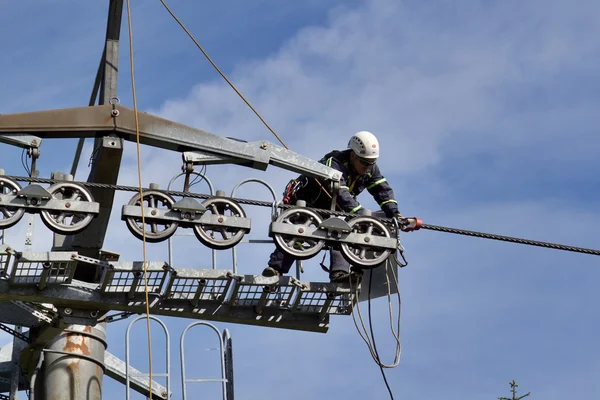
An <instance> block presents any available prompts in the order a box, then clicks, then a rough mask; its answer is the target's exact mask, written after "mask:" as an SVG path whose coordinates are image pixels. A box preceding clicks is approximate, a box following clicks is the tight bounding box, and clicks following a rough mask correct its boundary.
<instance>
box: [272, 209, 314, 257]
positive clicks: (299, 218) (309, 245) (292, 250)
mask: <svg viewBox="0 0 600 400" xmlns="http://www.w3.org/2000/svg"><path fill="white" fill-rule="evenodd" d="M277 222H283V223H287V224H292V225H295V226H297V227H298V228H300V227H314V228H316V227H318V226H319V225H320V224H321V222H323V220H322V218H321V217H320V216H319V214H317V213H316V212H314V211H311V210H309V209H306V208H304V207H297V208H288V209H287V210H285V211H284V212H282V213H281V215H279V218H277ZM274 239H275V245H276V246H277V247H278V248H279V249H280V250H281V251H283V252H284V253H286V254H288V255H290V256H292V257H294V258H296V259H298V260H306V259H309V258H311V257H314V256H315V255H316V254H317V253H318V252H319V251H321V250H322V249H323V247H324V246H325V240H317V239H311V238H306V237H302V236H294V235H287V234H281V233H276V234H275V235H274Z"/></svg>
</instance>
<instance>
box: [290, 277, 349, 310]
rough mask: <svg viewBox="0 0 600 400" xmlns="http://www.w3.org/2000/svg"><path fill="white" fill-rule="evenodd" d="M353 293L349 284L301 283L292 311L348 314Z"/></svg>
mask: <svg viewBox="0 0 600 400" xmlns="http://www.w3.org/2000/svg"><path fill="white" fill-rule="evenodd" d="M353 298H354V294H353V293H352V289H351V288H350V285H349V284H348V285H345V284H332V283H320V282H309V283H303V284H302V287H301V288H300V292H299V294H298V296H297V297H296V300H295V302H294V305H293V307H292V311H293V312H295V313H310V314H314V313H318V314H319V318H325V317H326V315H327V314H339V315H348V314H351V313H352V300H353Z"/></svg>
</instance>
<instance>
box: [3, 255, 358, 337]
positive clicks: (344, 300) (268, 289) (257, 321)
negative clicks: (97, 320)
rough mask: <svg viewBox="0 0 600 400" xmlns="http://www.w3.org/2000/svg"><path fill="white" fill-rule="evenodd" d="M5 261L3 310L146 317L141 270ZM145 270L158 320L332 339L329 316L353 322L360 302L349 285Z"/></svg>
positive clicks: (67, 259) (34, 259)
mask: <svg viewBox="0 0 600 400" xmlns="http://www.w3.org/2000/svg"><path fill="white" fill-rule="evenodd" d="M0 261H1V262H2V265H3V269H2V271H4V276H3V277H0V302H1V301H16V302H29V303H50V304H53V305H54V306H55V307H69V308H80V309H93V310H98V311H106V312H109V311H124V312H128V313H133V314H137V313H144V312H145V307H146V303H145V296H144V291H145V288H144V279H143V278H144V274H143V271H144V268H143V263H142V262H137V261H136V262H114V263H109V262H104V261H99V260H94V259H90V258H87V257H82V256H79V255H77V253H72V252H48V253H19V252H16V251H14V250H11V249H10V248H9V247H8V246H4V247H1V248H0ZM11 262H12V263H13V264H12V265H10V263H11ZM77 262H83V263H87V264H96V265H99V266H101V267H102V269H103V274H102V279H101V281H100V283H99V284H90V283H85V282H80V281H77V280H74V279H73V274H74V272H75V268H76V266H77ZM146 266H147V268H146V271H147V276H148V289H149V292H150V295H151V296H150V298H149V303H150V304H149V305H150V308H151V313H152V314H157V315H167V316H174V317H182V318H192V319H203V320H213V321H222V322H232V323H241V324H248V325H260V326H269V327H279V328H285V329H295V330H304V331H314V332H326V331H327V330H328V327H329V319H328V318H329V315H332V314H334V315H347V314H350V313H351V311H352V306H353V301H354V293H353V292H352V289H351V288H350V285H349V284H332V283H315V282H302V281H299V280H297V279H295V278H294V277H291V276H284V277H269V278H267V277H264V276H261V275H238V274H234V273H233V272H232V271H226V270H217V269H174V268H172V267H170V266H169V265H168V264H166V263H164V262H148V263H146ZM7 271H8V272H7ZM42 289H43V290H42Z"/></svg>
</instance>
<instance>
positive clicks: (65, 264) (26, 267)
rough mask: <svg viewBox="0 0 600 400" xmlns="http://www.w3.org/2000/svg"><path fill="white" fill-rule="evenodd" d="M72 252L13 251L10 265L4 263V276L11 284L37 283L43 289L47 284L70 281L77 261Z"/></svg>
mask: <svg viewBox="0 0 600 400" xmlns="http://www.w3.org/2000/svg"><path fill="white" fill-rule="evenodd" d="M74 255H75V256H76V253H73V252H25V253H18V252H15V253H14V262H13V264H12V266H10V265H9V262H7V263H6V267H7V269H5V270H4V271H5V274H6V276H9V279H10V283H11V285H29V284H37V285H38V288H39V289H40V290H41V289H44V288H45V287H46V286H47V285H49V284H55V283H71V280H72V279H73V274H74V273H75V267H76V266H77V261H76V260H75V259H74Z"/></svg>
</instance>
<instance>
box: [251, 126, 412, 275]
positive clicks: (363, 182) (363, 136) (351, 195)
mask: <svg viewBox="0 0 600 400" xmlns="http://www.w3.org/2000/svg"><path fill="white" fill-rule="evenodd" d="M378 158H379V142H378V141H377V138H376V137H375V135H373V134H372V133H371V132H367V131H360V132H357V133H355V134H354V135H352V137H351V138H350V141H349V142H348V148H347V149H346V150H342V151H339V150H334V151H331V152H330V153H328V154H326V155H325V157H323V158H322V159H321V160H319V162H320V163H322V164H325V165H326V166H328V167H331V168H334V169H336V170H338V171H340V172H341V173H342V177H341V179H340V186H339V189H338V191H337V197H336V202H337V205H338V206H339V208H341V210H342V211H345V212H348V213H350V214H356V215H360V214H362V213H364V211H365V209H364V208H363V206H362V205H360V203H359V202H358V201H357V200H356V196H358V195H359V194H360V193H361V192H362V191H363V190H364V189H367V191H368V192H369V193H370V194H371V195H372V196H373V198H374V199H375V201H376V202H377V203H378V204H379V206H380V207H381V209H382V210H383V212H384V213H385V215H386V217H388V218H395V217H396V218H402V216H401V215H400V213H399V212H398V204H397V202H396V199H395V197H394V191H393V190H392V188H391V186H390V185H389V183H388V182H387V181H386V179H385V178H384V177H383V175H382V174H381V171H380V170H379V166H378V165H377V159H378ZM326 187H327V185H325V184H324V183H323V182H319V181H317V180H316V179H313V178H308V177H306V176H300V177H299V178H297V179H293V180H291V181H290V182H289V183H288V185H287V186H286V190H285V192H284V198H283V203H286V204H295V203H296V201H298V200H304V201H305V202H306V205H307V207H312V208H320V209H330V207H331V194H329V195H328V194H326V193H325V190H327V189H326ZM294 261H295V259H294V257H292V256H290V255H287V254H285V253H283V252H282V251H281V250H279V249H275V251H273V253H271V256H270V259H269V262H268V267H267V268H265V269H264V271H263V273H262V275H263V276H267V277H271V276H281V275H283V274H286V273H288V272H289V270H290V268H291V266H292V264H293V263H294ZM329 271H330V272H329V279H330V281H331V282H349V281H352V282H356V281H358V279H359V277H360V274H361V273H362V271H361V270H358V269H355V268H351V267H350V264H349V263H348V262H347V261H346V259H345V258H344V257H343V256H342V254H341V252H340V251H339V250H331V252H330V267H329Z"/></svg>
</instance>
